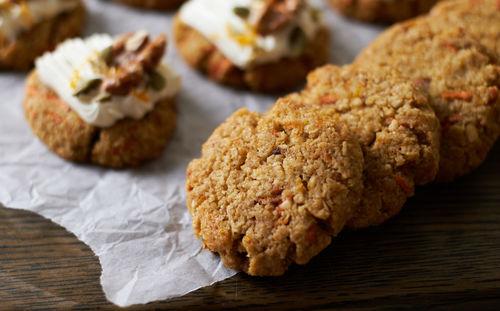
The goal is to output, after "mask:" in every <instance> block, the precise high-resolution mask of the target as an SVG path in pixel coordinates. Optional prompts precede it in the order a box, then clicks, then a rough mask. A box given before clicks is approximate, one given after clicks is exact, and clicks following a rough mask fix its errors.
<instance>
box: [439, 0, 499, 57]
mask: <svg viewBox="0 0 500 311" xmlns="http://www.w3.org/2000/svg"><path fill="white" fill-rule="evenodd" d="M430 15H431V17H430V18H433V19H436V20H439V21H440V22H439V24H440V25H442V26H443V27H450V26H460V27H462V28H463V29H464V30H465V32H467V33H468V34H469V35H471V36H473V37H474V38H476V39H478V40H479V42H480V43H481V44H482V45H484V46H485V47H487V48H488V49H490V50H491V51H492V52H494V53H495V54H496V57H497V60H499V61H500V1H499V0H453V1H443V2H440V3H439V4H438V5H436V6H435V7H434V8H433V9H432V11H431V13H430Z"/></svg>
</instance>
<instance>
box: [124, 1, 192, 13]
mask: <svg viewBox="0 0 500 311" xmlns="http://www.w3.org/2000/svg"><path fill="white" fill-rule="evenodd" d="M114 1H115V2H118V3H123V4H127V5H131V6H135V7H138V8H142V9H149V10H165V11H168V10H174V9H177V8H178V7H179V6H180V5H181V4H182V3H183V2H184V1H185V0H114Z"/></svg>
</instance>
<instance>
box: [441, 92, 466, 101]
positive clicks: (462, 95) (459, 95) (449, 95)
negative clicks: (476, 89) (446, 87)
mask: <svg viewBox="0 0 500 311" xmlns="http://www.w3.org/2000/svg"><path fill="white" fill-rule="evenodd" d="M472 95H473V93H472V92H471V91H445V92H443V93H442V94H441V96H442V97H443V98H444V99H463V100H471V99H472Z"/></svg>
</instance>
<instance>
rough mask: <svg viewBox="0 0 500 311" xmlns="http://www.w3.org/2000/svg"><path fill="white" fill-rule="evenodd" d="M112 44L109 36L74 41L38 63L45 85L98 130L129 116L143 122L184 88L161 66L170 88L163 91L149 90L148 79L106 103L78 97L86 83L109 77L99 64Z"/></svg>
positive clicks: (63, 44)
mask: <svg viewBox="0 0 500 311" xmlns="http://www.w3.org/2000/svg"><path fill="white" fill-rule="evenodd" d="M112 43H113V38H112V37H111V36H109V35H106V34H98V35H93V36H91V37H89V38H87V39H85V40H82V39H71V40H67V41H65V42H64V43H62V44H60V45H59V46H58V47H57V49H56V50H55V51H54V52H52V53H45V54H44V55H43V56H42V57H40V58H38V59H37V60H36V69H37V72H38V75H39V76H40V80H41V81H42V82H43V84H45V85H47V86H49V87H50V88H51V89H52V90H54V92H56V93H57V95H58V96H59V97H60V98H61V99H62V100H63V101H64V102H66V103H67V104H68V105H69V106H70V107H71V108H72V109H73V110H74V111H75V112H76V113H78V115H79V116H80V117H81V118H82V119H83V120H84V121H85V122H87V123H90V124H92V125H95V126H98V127H109V126H112V125H113V124H115V123H116V121H118V120H120V119H123V118H125V117H130V118H133V119H140V118H142V117H143V116H144V115H145V114H146V113H148V112H149V111H151V110H152V109H153V108H154V106H155V104H156V102H157V101H158V100H160V99H164V98H169V97H173V96H175V95H176V94H177V93H178V92H179V90H180V88H181V80H180V77H179V76H178V75H177V74H175V73H174V72H173V71H172V69H170V68H169V67H168V66H167V65H166V64H165V63H161V64H160V65H159V66H158V67H157V68H156V71H157V72H158V73H159V74H161V75H162V76H163V77H164V78H165V80H166V85H165V87H164V88H163V89H161V90H159V91H155V90H154V89H153V88H151V87H147V85H146V84H147V81H146V80H147V78H145V79H144V81H143V83H141V84H140V85H139V86H138V87H136V88H135V89H134V90H132V91H131V92H130V94H128V95H127V96H112V97H111V98H110V99H109V100H107V101H105V102H97V101H95V99H94V98H87V99H86V98H83V97H82V96H78V97H77V96H74V95H73V94H74V92H75V89H77V88H78V87H79V86H80V85H82V83H85V82H86V81H89V80H92V79H95V78H100V79H104V78H105V73H102V72H100V71H99V70H96V64H97V63H98V60H99V58H100V53H101V52H102V51H103V50H104V49H106V48H107V47H109V46H111V45H112ZM85 100H86V101H85Z"/></svg>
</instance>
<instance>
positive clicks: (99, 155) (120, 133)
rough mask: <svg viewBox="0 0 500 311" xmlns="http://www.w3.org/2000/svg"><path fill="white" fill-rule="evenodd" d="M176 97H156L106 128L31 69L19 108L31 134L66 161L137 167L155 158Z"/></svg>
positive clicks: (172, 116)
mask: <svg viewBox="0 0 500 311" xmlns="http://www.w3.org/2000/svg"><path fill="white" fill-rule="evenodd" d="M174 104H175V100H174V99H164V100H160V101H159V102H158V103H157V104H156V105H155V108H154V109H153V110H152V111H151V112H149V113H148V114H147V115H146V116H145V117H144V118H142V119H140V120H133V119H130V118H127V119H122V120H120V121H118V122H117V123H116V124H115V125H113V126H111V127H108V128H98V127H95V126H93V125H90V124H88V123H86V122H84V121H83V120H82V119H81V118H80V117H79V116H78V114H77V113H76V112H75V111H73V110H72V109H71V108H70V107H69V106H68V105H67V104H66V103H64V102H63V101H62V100H61V99H60V98H59V97H58V96H57V94H56V93H54V92H53V91H52V90H51V89H49V88H48V87H47V86H45V85H43V84H42V83H41V81H40V79H39V77H38V75H37V72H36V70H34V71H33V72H32V73H31V74H30V75H29V77H28V79H27V82H26V96H25V99H24V109H25V115H26V119H27V120H28V123H29V124H30V125H31V128H32V130H33V132H34V133H35V135H37V136H38V137H39V138H40V140H41V141H42V142H44V143H45V144H46V145H47V146H48V147H49V148H50V149H51V150H52V151H53V152H54V153H56V154H57V155H59V156H60V157H62V158H64V159H67V160H69V161H74V162H80V163H93V164H97V165H102V166H108V167H112V168H122V167H125V166H137V165H139V164H141V163H143V162H145V161H148V160H151V159H154V158H157V157H158V156H159V155H160V154H161V153H162V151H163V149H164V147H165V145H166V143H167V141H168V139H169V137H170V136H171V135H172V133H173V131H174V129H175V124H176V121H177V112H176V111H175V107H174Z"/></svg>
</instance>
